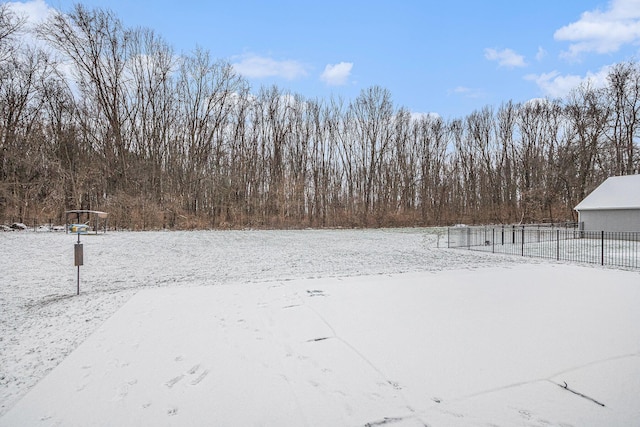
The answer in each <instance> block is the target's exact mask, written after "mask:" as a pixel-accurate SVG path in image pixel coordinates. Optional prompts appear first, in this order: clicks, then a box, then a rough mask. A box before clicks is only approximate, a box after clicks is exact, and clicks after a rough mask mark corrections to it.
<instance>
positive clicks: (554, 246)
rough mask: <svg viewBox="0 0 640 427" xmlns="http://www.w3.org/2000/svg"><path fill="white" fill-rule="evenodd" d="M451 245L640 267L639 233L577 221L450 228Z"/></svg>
mask: <svg viewBox="0 0 640 427" xmlns="http://www.w3.org/2000/svg"><path fill="white" fill-rule="evenodd" d="M447 241H448V245H447V246H448V247H449V248H466V249H470V250H478V251H485V252H492V253H502V254H509V255H520V256H528V257H537V258H548V259H555V260H558V261H572V262H581V263H593V264H600V265H610V266H616V267H626V268H640V232H617V231H584V230H580V229H579V228H577V227H576V226H575V225H574V224H567V225H563V226H556V225H526V226H511V225H509V226H486V227H450V228H449V229H448V231H447Z"/></svg>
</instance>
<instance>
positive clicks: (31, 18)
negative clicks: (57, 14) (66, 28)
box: [7, 0, 54, 26]
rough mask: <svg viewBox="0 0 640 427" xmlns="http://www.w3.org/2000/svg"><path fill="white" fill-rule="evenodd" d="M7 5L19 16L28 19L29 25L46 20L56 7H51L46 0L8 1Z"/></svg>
mask: <svg viewBox="0 0 640 427" xmlns="http://www.w3.org/2000/svg"><path fill="white" fill-rule="evenodd" d="M7 6H9V8H10V9H11V10H12V11H13V12H15V13H16V14H17V15H18V16H23V17H25V18H26V20H27V25H29V26H34V25H37V24H40V23H42V22H44V21H45V20H46V19H47V18H48V17H49V16H50V15H51V14H52V13H54V9H53V8H51V7H49V6H48V5H47V4H46V3H45V2H44V0H32V1H27V2H24V3H23V2H7Z"/></svg>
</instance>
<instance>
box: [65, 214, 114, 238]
mask: <svg viewBox="0 0 640 427" xmlns="http://www.w3.org/2000/svg"><path fill="white" fill-rule="evenodd" d="M65 215H66V217H65V229H66V232H67V233H68V232H69V226H70V225H72V223H70V222H69V217H73V216H74V215H75V217H76V222H75V224H84V225H89V224H93V230H94V231H95V234H98V231H99V230H100V229H102V231H103V233H105V234H106V232H107V219H108V217H109V214H108V213H107V212H102V211H94V210H88V209H74V210H70V211H66V212H65ZM85 215H86V221H85V222H81V220H82V219H83V216H85ZM100 220H104V221H100Z"/></svg>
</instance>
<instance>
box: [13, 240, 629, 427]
mask: <svg viewBox="0 0 640 427" xmlns="http://www.w3.org/2000/svg"><path fill="white" fill-rule="evenodd" d="M75 240H76V236H73V235H65V234H58V233H35V232H21V233H18V232H14V233H3V234H0V260H1V265H2V267H1V268H2V275H1V276H0V307H1V311H0V426H14V425H42V426H49V425H63V426H69V425H78V426H79V425H154V426H157V425H241V426H246V425H273V426H283V425H284V426H288V425H291V426H299V425H308V426H343V425H344V426H365V425H370V426H375V425H383V424H384V425H390V426H391V425H392V426H396V425H398V426H414V425H417V426H421V425H429V426H452V425H453V426H456V425H458V426H477V425H498V426H511V425H524V426H543V425H565V426H569V425H574V426H591V425H592V426H602V425H608V426H617V425H619V426H633V425H640V310H638V307H639V306H640V273H639V272H637V271H636V272H632V271H618V270H614V269H603V268H599V267H585V266H576V265H570V264H567V263H553V262H547V261H544V260H539V259H529V258H522V257H510V256H504V255H492V254H489V253H482V252H473V251H461V250H453V249H452V250H448V249H439V248H437V236H436V235H435V234H432V233H431V232H430V231H429V230H425V229H393V230H304V231H211V232H145V233H128V232H119V233H111V234H107V235H99V236H83V237H82V241H83V243H84V263H85V265H84V266H83V267H82V268H81V273H80V274H81V294H80V296H75V289H76V288H75V286H76V276H75V274H76V269H75V267H73V244H74V243H75ZM440 245H441V246H443V245H446V243H445V242H444V241H441V242H440ZM212 285H216V286H212Z"/></svg>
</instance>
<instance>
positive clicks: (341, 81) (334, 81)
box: [320, 62, 353, 86]
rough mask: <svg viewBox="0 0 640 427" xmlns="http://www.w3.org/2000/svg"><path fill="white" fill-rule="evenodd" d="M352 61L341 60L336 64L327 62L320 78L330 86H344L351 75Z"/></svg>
mask: <svg viewBox="0 0 640 427" xmlns="http://www.w3.org/2000/svg"><path fill="white" fill-rule="evenodd" d="M351 68H353V63H352V62H340V63H338V64H335V65H331V64H327V66H326V67H324V71H323V72H322V75H320V80H322V81H323V82H325V83H326V84H328V85H329V86H342V85H345V84H347V80H348V79H349V76H350V75H351Z"/></svg>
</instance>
